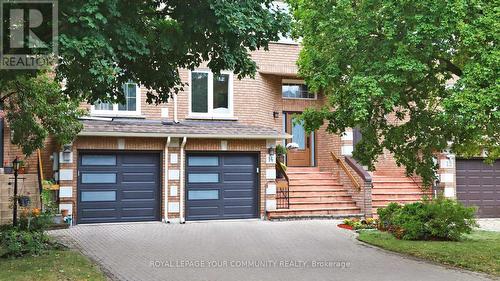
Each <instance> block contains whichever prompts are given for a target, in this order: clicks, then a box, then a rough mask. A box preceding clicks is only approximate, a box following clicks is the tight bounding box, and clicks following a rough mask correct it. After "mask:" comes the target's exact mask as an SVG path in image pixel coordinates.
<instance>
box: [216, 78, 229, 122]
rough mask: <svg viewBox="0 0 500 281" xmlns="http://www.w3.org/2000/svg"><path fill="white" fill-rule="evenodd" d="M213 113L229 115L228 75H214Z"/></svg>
mask: <svg viewBox="0 0 500 281" xmlns="http://www.w3.org/2000/svg"><path fill="white" fill-rule="evenodd" d="M214 113H222V114H223V113H229V74H221V75H214Z"/></svg>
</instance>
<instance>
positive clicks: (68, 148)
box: [63, 143, 73, 153]
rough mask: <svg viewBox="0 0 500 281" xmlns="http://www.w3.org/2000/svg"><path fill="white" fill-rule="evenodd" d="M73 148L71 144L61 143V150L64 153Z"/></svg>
mask: <svg viewBox="0 0 500 281" xmlns="http://www.w3.org/2000/svg"><path fill="white" fill-rule="evenodd" d="M72 148H73V145H72V144H71V143H70V144H65V145H63V152H64V153H70V152H71V150H72Z"/></svg>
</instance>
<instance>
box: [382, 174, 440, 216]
mask: <svg viewBox="0 0 500 281" xmlns="http://www.w3.org/2000/svg"><path fill="white" fill-rule="evenodd" d="M372 182H373V188H372V211H373V214H374V215H376V214H377V209H378V208H383V207H386V206H387V205H389V203H393V202H395V203H399V204H408V203H413V202H418V201H422V198H423V197H424V195H432V191H431V190H430V189H425V188H423V184H422V182H421V181H420V180H418V179H412V178H410V177H407V176H406V175H405V174H404V173H403V172H399V173H398V172H396V173H393V174H392V175H388V174H387V173H385V174H383V173H377V172H374V173H373V175H372Z"/></svg>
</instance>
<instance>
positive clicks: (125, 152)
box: [73, 148, 166, 224]
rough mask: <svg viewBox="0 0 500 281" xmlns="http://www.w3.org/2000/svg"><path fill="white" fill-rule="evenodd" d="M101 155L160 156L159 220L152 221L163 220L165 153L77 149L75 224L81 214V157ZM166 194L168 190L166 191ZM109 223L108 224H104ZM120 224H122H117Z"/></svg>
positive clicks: (78, 221)
mask: <svg viewBox="0 0 500 281" xmlns="http://www.w3.org/2000/svg"><path fill="white" fill-rule="evenodd" d="M99 153H108V154H127V153H130V154H134V153H135V154H156V155H159V156H160V157H159V160H158V161H159V162H158V168H159V174H158V177H159V178H158V190H157V192H158V204H159V205H158V218H159V219H158V220H152V221H161V220H162V213H163V208H164V206H163V196H162V194H163V189H164V188H165V187H164V186H163V179H164V177H165V175H164V173H165V171H164V168H163V165H162V163H163V161H164V156H163V151H161V150H119V149H88V148H86V149H77V151H76V155H77V158H76V197H75V202H76V219H75V214H73V221H74V223H75V224H79V223H80V213H79V206H80V179H81V178H80V177H81V175H80V166H81V164H80V162H81V159H82V158H81V157H80V156H81V155H84V154H99ZM165 192H166V190H165ZM104 223H108V222H104ZM109 223H114V222H109ZM117 223H120V222H117ZM82 224H92V223H82Z"/></svg>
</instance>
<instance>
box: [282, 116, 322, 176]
mask: <svg viewBox="0 0 500 281" xmlns="http://www.w3.org/2000/svg"><path fill="white" fill-rule="evenodd" d="M293 114H302V111H283V126H284V127H283V130H284V132H285V133H287V131H288V129H289V128H288V119H289V116H292V115H293ZM316 132H317V131H314V132H313V134H311V135H309V138H310V142H311V146H313V148H310V153H309V157H310V158H311V159H310V161H311V164H310V165H309V166H304V167H317V165H318V161H317V145H316V144H317V143H316V135H317V133H316ZM290 142H291V139H285V146H286V145H287V144H289V143H290ZM285 162H286V163H285V164H286V165H287V166H288V158H287V157H286V156H285Z"/></svg>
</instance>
